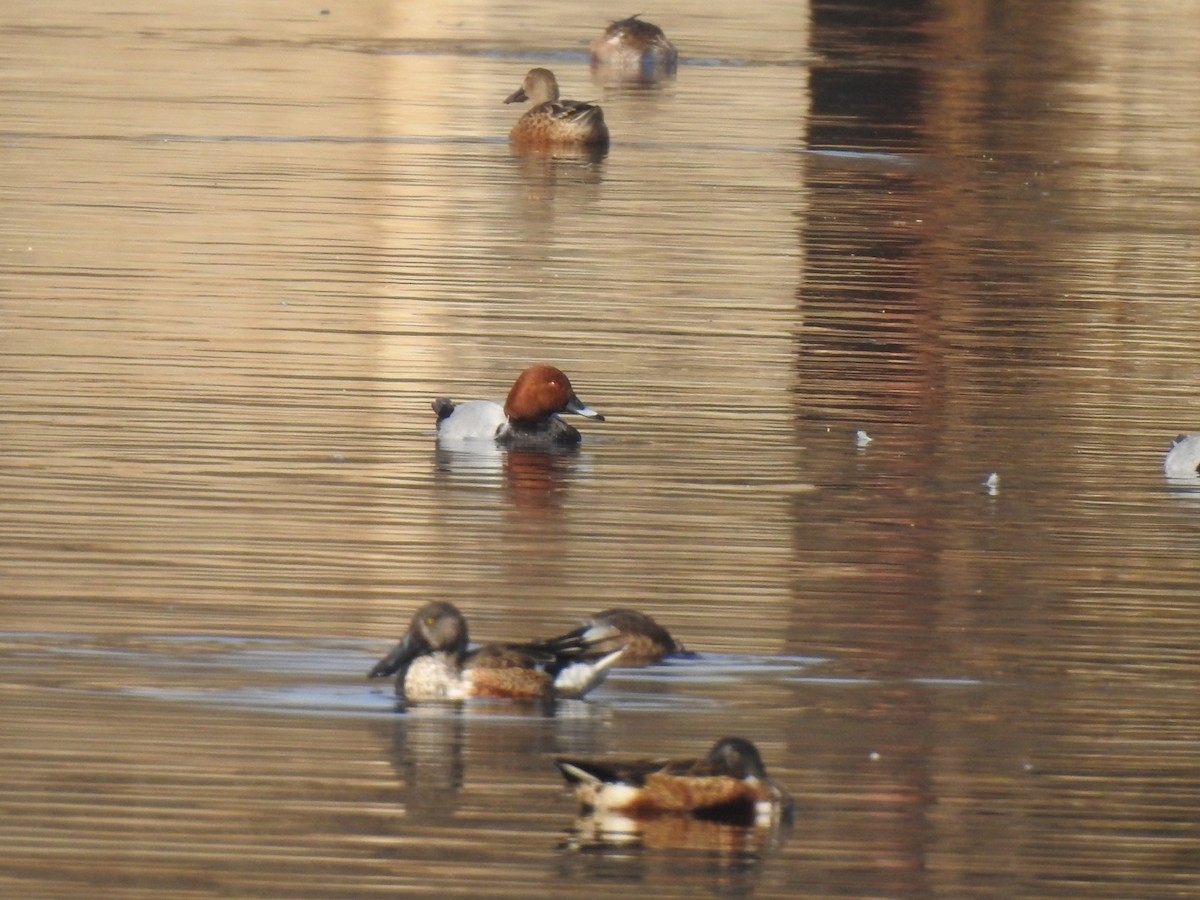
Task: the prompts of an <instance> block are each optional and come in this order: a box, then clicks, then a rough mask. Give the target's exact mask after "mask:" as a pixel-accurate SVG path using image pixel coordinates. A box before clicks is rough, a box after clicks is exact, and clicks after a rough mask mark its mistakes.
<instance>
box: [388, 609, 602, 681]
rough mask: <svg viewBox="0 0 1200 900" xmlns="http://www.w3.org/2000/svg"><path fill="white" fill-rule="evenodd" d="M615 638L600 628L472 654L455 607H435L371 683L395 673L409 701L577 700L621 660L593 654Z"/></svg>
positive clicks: (420, 613)
mask: <svg viewBox="0 0 1200 900" xmlns="http://www.w3.org/2000/svg"><path fill="white" fill-rule="evenodd" d="M610 636H611V629H608V628H598V629H596V630H595V631H594V632H592V633H585V634H583V635H580V636H579V637H578V638H573V639H571V640H563V641H549V642H547V641H543V642H541V643H537V644H485V645H483V646H482V647H478V648H477V649H475V650H470V649H468V638H467V620H466V618H465V617H464V616H463V614H462V613H461V612H459V610H458V607H456V606H455V605H454V604H453V603H446V602H444V601H434V602H432V603H426V604H425V605H424V606H422V607H421V608H420V609H418V610H417V611H416V612H415V613H414V614H413V617H412V620H411V621H410V622H409V625H408V631H407V632H406V633H405V635H404V637H403V638H401V639H400V642H399V643H398V644H396V646H395V647H394V648H393V649H392V651H391V652H390V653H389V654H388V655H387V656H385V657H384V658H383V659H381V660H380V661H379V662H378V663H376V664H375V667H374V668H372V669H371V671H370V672H369V673H368V677H370V678H381V677H384V676H387V675H396V692H397V693H399V694H402V695H403V696H404V698H405V699H406V700H408V701H412V702H421V701H426V700H466V699H469V698H474V697H479V698H490V699H511V700H538V699H552V698H556V697H562V698H578V697H582V696H584V695H585V694H586V693H587V692H588V691H590V690H592V688H594V687H596V686H597V685H598V684H600V682H601V681H603V680H604V677H605V675H606V674H607V673H608V670H609V669H610V668H611V667H612V665H613V663H615V662H616V661H617V658H618V657H619V656H620V655H621V651H620V650H616V651H610V652H603V653H597V652H593V651H592V650H591V647H592V645H593V644H595V643H597V642H598V641H601V640H604V639H605V638H608V637H610Z"/></svg>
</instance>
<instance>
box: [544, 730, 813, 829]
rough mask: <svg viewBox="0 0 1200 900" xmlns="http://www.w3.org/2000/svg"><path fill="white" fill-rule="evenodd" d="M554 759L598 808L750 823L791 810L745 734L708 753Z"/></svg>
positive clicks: (778, 818) (786, 815)
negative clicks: (698, 755)
mask: <svg viewBox="0 0 1200 900" xmlns="http://www.w3.org/2000/svg"><path fill="white" fill-rule="evenodd" d="M554 762H555V765H557V766H558V768H559V770H560V771H561V772H562V774H563V777H564V778H566V780H567V783H568V784H569V785H570V786H572V787H573V788H574V789H575V794H576V796H577V797H578V798H579V801H580V802H581V803H582V804H583V805H584V806H585V807H587V808H588V809H591V810H593V811H595V812H597V813H620V814H622V815H625V816H629V817H631V818H637V817H639V816H659V815H671V814H683V815H692V816H696V817H698V818H704V819H711V820H714V821H721V822H727V823H729V824H732V825H745V826H753V825H774V824H778V823H780V822H786V821H790V819H791V816H792V799H791V797H790V796H789V795H788V792H787V791H786V790H785V789H784V788H783V787H782V786H781V785H779V784H777V783H776V782H774V781H772V780H771V779H770V778H768V777H767V771H766V767H765V766H764V765H763V761H762V757H761V756H760V755H759V752H758V748H757V747H755V746H754V744H753V743H751V742H750V741H748V740H746V739H745V738H740V737H726V738H721V739H720V740H719V741H717V742H716V743H715V744H713V746H712V749H711V750H709V751H708V755H707V756H705V757H704V758H703V759H674V760H672V759H657V760H606V759H580V758H575V757H569V756H558V757H555V759H554Z"/></svg>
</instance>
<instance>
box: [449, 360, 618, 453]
mask: <svg viewBox="0 0 1200 900" xmlns="http://www.w3.org/2000/svg"><path fill="white" fill-rule="evenodd" d="M433 411H434V413H435V414H436V415H437V420H438V421H437V429H438V432H437V439H438V443H439V444H441V445H443V446H447V445H449V446H453V445H455V444H461V443H463V442H469V441H494V442H496V443H497V444H500V445H501V446H503V447H506V448H512V449H518V450H539V449H553V448H556V447H574V446H577V445H578V444H579V442H580V441H581V440H582V438H581V437H580V435H579V432H578V431H577V430H576V429H575V428H574V427H572V426H571V425H568V424H567V423H566V422H564V421H563V420H562V419H560V418H559V416H558V414H559V413H564V412H566V413H574V414H575V415H578V416H584V417H586V418H589V419H595V420H596V421H597V422H603V421H604V416H602V415H600V413H598V412H596V411H595V410H594V409H592V408H590V407H588V406H585V405H584V404H583V403H582V402H581V401H580V399H579V398H578V397H577V396H575V389H574V388H573V387H571V380H570V379H569V378H567V376H566V374H564V373H563V371H562V370H561V369H557V368H555V367H554V366H549V365H536V366H530V367H529V368H528V369H526V370H525V371H524V372H522V373H521V374H520V375H519V376H518V377H517V380H516V381H515V382H513V386H512V388H511V389H510V390H509V392H508V397H507V399H505V401H504V405H503V406H501V405H500V404H499V403H495V402H493V401H491V400H467V401H465V402H462V403H455V402H453V401H452V400H450V399H448V398H446V397H441V398H439V399H437V400H434V401H433Z"/></svg>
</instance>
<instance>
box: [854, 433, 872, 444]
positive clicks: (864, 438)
mask: <svg viewBox="0 0 1200 900" xmlns="http://www.w3.org/2000/svg"><path fill="white" fill-rule="evenodd" d="M873 440H874V438H872V437H871V436H870V435H869V434H867V433H866V432H865V431H862V430H859V431H856V432H854V443H856V444H858V446H860V447H865V446H867V444H869V443H871V441H873Z"/></svg>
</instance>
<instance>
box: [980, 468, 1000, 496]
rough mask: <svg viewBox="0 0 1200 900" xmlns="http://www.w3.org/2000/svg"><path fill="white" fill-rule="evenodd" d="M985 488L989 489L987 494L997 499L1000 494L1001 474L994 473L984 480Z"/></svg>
mask: <svg viewBox="0 0 1200 900" xmlns="http://www.w3.org/2000/svg"><path fill="white" fill-rule="evenodd" d="M983 486H984V487H985V488H987V492H988V493H989V494H991V495H992V496H993V497H995V496H996V495H997V494H998V493H1000V473H999V472H993V473H992V474H991V475H989V476H988V477H987V478H985V479H984V480H983Z"/></svg>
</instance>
